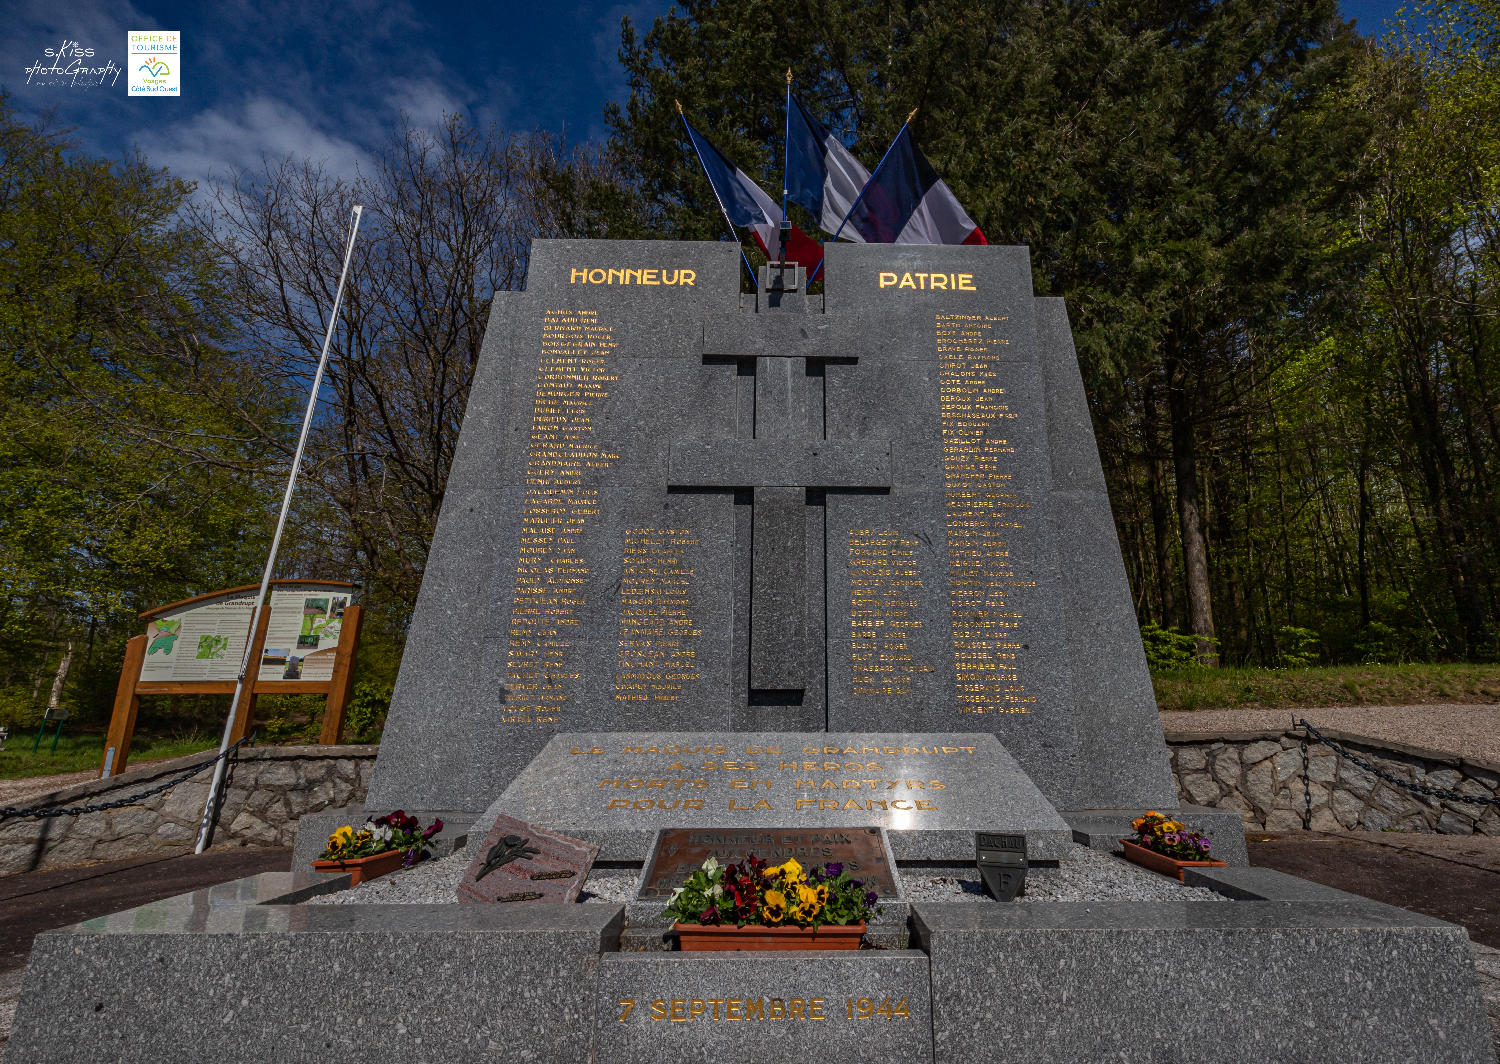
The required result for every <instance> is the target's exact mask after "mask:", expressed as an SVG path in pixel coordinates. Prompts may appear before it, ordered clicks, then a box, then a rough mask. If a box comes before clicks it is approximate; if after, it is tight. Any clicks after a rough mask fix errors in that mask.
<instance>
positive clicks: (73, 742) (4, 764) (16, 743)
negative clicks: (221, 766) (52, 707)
mask: <svg viewBox="0 0 1500 1064" xmlns="http://www.w3.org/2000/svg"><path fill="white" fill-rule="evenodd" d="M54 730H55V726H54V725H51V724H49V725H48V726H47V729H46V731H44V732H43V733H42V741H41V743H40V745H39V747H38V749H37V751H36V753H32V752H31V746H32V743H34V742H35V741H36V726H35V725H32V726H31V727H30V728H26V729H22V730H20V731H17V730H15V729H12V730H11V733H10V738H8V739H7V740H6V741H5V749H4V751H0V779H31V778H34V777H36V776H55V775H58V774H60V773H64V772H95V773H97V772H98V770H99V765H100V764H101V763H102V762H103V760H104V737H103V736H102V735H99V734H98V733H90V732H80V731H77V730H75V729H74V728H73V727H72V726H71V725H70V724H64V725H63V733H62V735H61V736H59V737H58V740H57V751H56V752H55V753H54V752H53V750H52V733H53V731H54ZM218 744H219V741H218V739H217V738H215V737H212V736H209V735H206V734H198V735H180V736H156V737H153V736H148V735H137V736H136V738H135V741H134V742H133V743H132V744H131V750H130V765H129V767H131V768H135V767H139V766H140V765H141V764H143V763H145V762H147V761H165V760H168V759H170V758H174V757H184V756H186V755H188V754H196V753H198V752H199V751H212V750H214V749H215V748H217V746H218Z"/></svg>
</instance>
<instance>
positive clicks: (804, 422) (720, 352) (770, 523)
mask: <svg viewBox="0 0 1500 1064" xmlns="http://www.w3.org/2000/svg"><path fill="white" fill-rule="evenodd" d="M821 317H822V316H821V315H816V316H815V315H797V314H794V313H787V312H782V313H774V312H773V315H772V316H770V317H769V319H768V317H767V315H766V312H765V311H764V310H762V311H761V312H760V313H758V314H754V315H751V314H738V315H728V316H725V317H724V318H722V319H714V320H710V321H709V322H707V323H706V325H705V330H704V342H703V357H704V361H705V364H707V363H709V362H711V361H720V360H734V361H736V362H738V363H741V364H748V363H750V362H751V360H753V364H754V385H755V387H754V417H753V426H754V427H753V433H752V435H751V437H750V438H748V439H746V438H743V436H741V438H714V439H688V440H679V441H675V442H673V443H672V444H671V446H670V460H669V466H668V469H669V472H668V483H667V487H668V488H692V489H698V490H705V489H706V490H723V491H735V490H744V489H748V490H749V491H750V492H751V493H752V516H751V545H750V546H751V587H750V625H749V629H750V648H749V650H750V675H749V686H750V691H751V694H752V696H754V695H755V694H756V693H762V694H770V695H772V696H773V698H775V696H781V698H776V700H778V701H779V700H782V698H790V699H792V700H796V699H797V697H798V696H799V695H800V693H801V692H803V691H805V690H806V689H807V688H808V687H809V686H810V685H811V683H812V677H813V674H814V668H813V664H812V658H811V647H812V642H813V640H815V641H816V643H817V644H818V645H819V646H821V645H822V643H823V641H824V639H825V638H826V633H824V632H815V633H809V632H808V631H807V625H808V573H807V558H806V543H807V535H808V521H809V519H810V514H809V513H808V510H809V507H808V492H809V490H817V491H823V492H837V491H861V492H864V491H886V492H888V491H889V490H890V487H891V445H890V441H889V440H873V439H867V440H830V439H828V438H827V419H826V415H825V410H824V405H823V400H824V389H823V387H822V385H823V380H822V374H823V373H825V372H826V371H827V370H828V368H829V367H831V366H835V365H838V364H840V363H842V364H850V363H853V362H856V361H858V359H859V356H858V355H854V354H849V353H847V352H845V351H838V350H837V348H836V347H834V345H833V344H831V343H830V342H829V339H830V337H828V334H829V333H831V332H832V330H831V329H830V328H829V327H828V326H827V325H826V324H824V323H821V322H818V323H816V324H815V322H816V319H818V318H821ZM818 334H823V335H821V336H820V335H818ZM810 368H811V370H812V372H811V373H810V372H809V369H810ZM741 372H742V373H743V370H742V371H741ZM825 564H826V562H825ZM809 636H811V637H812V639H811V640H810V638H809Z"/></svg>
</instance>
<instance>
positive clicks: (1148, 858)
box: [1120, 839, 1227, 883]
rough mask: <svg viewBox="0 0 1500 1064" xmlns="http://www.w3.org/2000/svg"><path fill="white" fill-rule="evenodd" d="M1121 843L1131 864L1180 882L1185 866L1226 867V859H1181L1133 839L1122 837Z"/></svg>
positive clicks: (1126, 858)
mask: <svg viewBox="0 0 1500 1064" xmlns="http://www.w3.org/2000/svg"><path fill="white" fill-rule="evenodd" d="M1120 845H1121V846H1123V847H1125V860H1127V861H1129V862H1130V863H1131V864H1138V865H1140V866H1141V867H1142V868H1149V869H1151V871H1153V872H1160V873H1161V874H1162V875H1164V876H1171V877H1172V878H1173V879H1175V880H1177V881H1178V882H1179V883H1180V882H1182V870H1183V869H1184V868H1225V867H1227V864H1226V862H1224V861H1179V860H1178V859H1177V858H1175V857H1168V856H1167V855H1166V854H1164V853H1157V852H1156V851H1155V850H1148V849H1147V848H1146V847H1144V846H1141V845H1139V844H1138V843H1135V842H1133V841H1131V840H1130V839H1121V840H1120Z"/></svg>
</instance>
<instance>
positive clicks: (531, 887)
mask: <svg viewBox="0 0 1500 1064" xmlns="http://www.w3.org/2000/svg"><path fill="white" fill-rule="evenodd" d="M598 854H599V847H597V846H595V845H593V844H592V843H588V842H583V841H581V840H579V839H573V838H569V837H568V836H566V835H560V834H558V833H557V832H555V831H548V830H547V829H545V828H540V827H537V826H536V825H535V824H527V823H525V822H523V821H520V820H517V819H515V818H514V817H509V816H505V815H504V814H503V813H502V814H501V815H500V816H499V817H497V818H496V820H495V822H494V824H492V825H491V826H490V830H489V833H488V834H487V835H486V836H485V840H484V845H483V846H481V847H480V850H479V856H477V857H476V858H475V859H474V860H473V861H472V862H470V864H469V868H468V871H466V872H465V873H464V877H463V879H462V880H461V881H460V882H459V885H458V900H459V901H460V902H480V903H484V902H488V903H491V904H500V903H505V902H528V901H546V902H573V901H577V900H578V895H579V893H580V892H581V891H582V890H583V884H584V881H585V880H586V879H588V875H589V869H590V868H591V867H593V864H594V858H595V857H597V856H598Z"/></svg>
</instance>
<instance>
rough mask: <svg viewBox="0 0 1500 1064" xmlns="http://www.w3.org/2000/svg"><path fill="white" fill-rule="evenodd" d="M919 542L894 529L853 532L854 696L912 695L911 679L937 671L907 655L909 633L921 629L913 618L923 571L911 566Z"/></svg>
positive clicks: (852, 618)
mask: <svg viewBox="0 0 1500 1064" xmlns="http://www.w3.org/2000/svg"><path fill="white" fill-rule="evenodd" d="M919 542H920V541H919V540H918V539H917V538H916V537H914V536H910V537H909V536H905V535H903V534H902V533H901V532H899V531H897V530H895V529H870V528H851V529H850V530H849V563H848V564H849V590H850V598H849V628H850V635H851V636H852V641H851V654H850V659H851V667H850V671H849V679H850V684H851V688H852V691H853V693H854V694H856V695H900V696H910V694H911V683H912V677H913V676H914V675H916V674H917V673H923V672H932V671H933V668H932V666H931V665H928V664H923V663H922V662H919V661H916V660H915V659H914V658H913V657H912V655H911V654H910V653H907V652H906V651H907V650H908V649H909V647H910V644H909V642H908V640H909V638H910V635H911V631H912V630H913V629H917V628H921V627H922V622H921V621H920V620H917V619H915V618H913V617H912V616H911V612H912V610H914V609H915V608H916V605H917V600H916V594H917V592H918V591H920V590H921V588H922V577H921V570H920V569H918V568H915V567H912V566H911V565H910V560H911V559H914V558H915V556H916V549H917V546H918V544H919ZM898 564H900V565H902V567H901V568H897V565H898Z"/></svg>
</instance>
